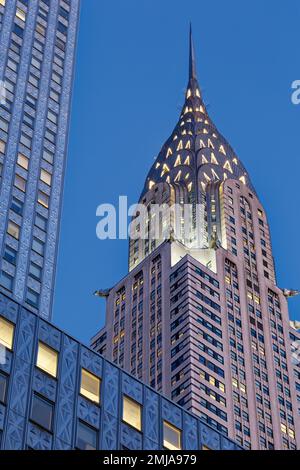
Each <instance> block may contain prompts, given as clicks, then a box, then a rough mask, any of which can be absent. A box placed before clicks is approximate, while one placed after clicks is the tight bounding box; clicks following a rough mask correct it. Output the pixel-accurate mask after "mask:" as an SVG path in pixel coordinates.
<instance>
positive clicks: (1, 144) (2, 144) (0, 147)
mask: <svg viewBox="0 0 300 470" xmlns="http://www.w3.org/2000/svg"><path fill="white" fill-rule="evenodd" d="M0 2H1V0H0ZM0 152H1V153H5V142H3V140H0Z"/></svg>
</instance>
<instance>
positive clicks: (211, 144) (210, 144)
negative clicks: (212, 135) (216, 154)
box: [207, 139, 215, 149]
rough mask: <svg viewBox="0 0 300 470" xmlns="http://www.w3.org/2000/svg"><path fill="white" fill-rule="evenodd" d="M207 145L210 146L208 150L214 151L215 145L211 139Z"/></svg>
mask: <svg viewBox="0 0 300 470" xmlns="http://www.w3.org/2000/svg"><path fill="white" fill-rule="evenodd" d="M207 145H208V148H211V149H214V148H215V147H214V144H213V143H212V141H211V140H210V139H208V141H207Z"/></svg>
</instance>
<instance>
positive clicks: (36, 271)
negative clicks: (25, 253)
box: [29, 263, 42, 281]
mask: <svg viewBox="0 0 300 470" xmlns="http://www.w3.org/2000/svg"><path fill="white" fill-rule="evenodd" d="M29 275H30V276H31V277H33V278H34V279H37V280H38V281H40V279H41V277H42V268H40V266H38V265H37V264H35V263H30V266H29Z"/></svg>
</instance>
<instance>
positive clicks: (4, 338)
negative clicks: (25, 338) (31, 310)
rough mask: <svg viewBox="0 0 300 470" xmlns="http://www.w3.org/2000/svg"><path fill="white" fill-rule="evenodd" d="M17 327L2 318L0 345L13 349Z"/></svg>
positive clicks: (0, 319)
mask: <svg viewBox="0 0 300 470" xmlns="http://www.w3.org/2000/svg"><path fill="white" fill-rule="evenodd" d="M14 330H15V327H14V325H13V324H12V323H10V322H9V321H7V320H5V319H4V318H3V317H0V344H2V346H4V347H5V348H7V349H12V347H13V340H14Z"/></svg>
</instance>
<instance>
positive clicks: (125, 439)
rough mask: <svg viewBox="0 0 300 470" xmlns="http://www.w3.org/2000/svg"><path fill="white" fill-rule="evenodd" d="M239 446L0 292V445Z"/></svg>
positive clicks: (38, 447)
mask: <svg viewBox="0 0 300 470" xmlns="http://www.w3.org/2000/svg"><path fill="white" fill-rule="evenodd" d="M4 348H5V349H4ZM240 448H241V447H240V446H239V445H238V444H236V443H235V442H233V441H232V440H231V439H229V438H228V437H226V436H225V435H224V434H222V433H220V432H217V431H216V430H214V429H212V427H211V426H209V425H207V424H206V423H204V422H203V421H202V420H201V419H200V418H199V417H198V418H197V417H195V416H193V415H192V414H191V413H189V412H188V411H187V410H184V409H183V408H182V407H180V406H179V405H177V404H176V403H173V402H172V401H170V400H168V399H167V398H166V397H163V396H162V395H160V394H159V393H157V392H156V391H155V390H153V389H151V387H149V386H147V385H145V384H143V383H142V382H140V381H139V380H137V379H136V378H135V377H132V376H131V375H130V374H128V373H126V372H125V371H122V370H121V369H120V368H119V367H116V366H115V365H114V364H112V363H111V362H109V361H106V360H105V359H104V358H103V357H101V356H100V355H99V354H97V353H96V352H94V351H92V350H91V349H88V348H87V347H86V346H84V345H83V344H80V343H79V342H78V341H76V340H75V339H73V338H72V337H71V336H69V335H68V334H66V333H64V332H63V331H61V330H60V329H58V328H57V327H56V326H55V325H53V324H51V323H49V322H48V321H46V320H44V319H43V318H41V317H40V316H38V315H36V314H34V313H33V312H31V311H29V310H28V309H27V308H24V307H23V308H22V306H21V305H19V304H18V303H17V302H14V301H13V300H12V299H11V298H9V297H7V296H5V295H3V294H2V293H0V449H5V450H24V449H35V450H71V449H82V450H94V449H102V450H107V451H109V452H111V451H112V450H118V449H119V450H141V449H146V450H153V451H155V450H157V449H170V450H180V449H183V450H202V449H203V450H207V449H211V450H239V449H240Z"/></svg>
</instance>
